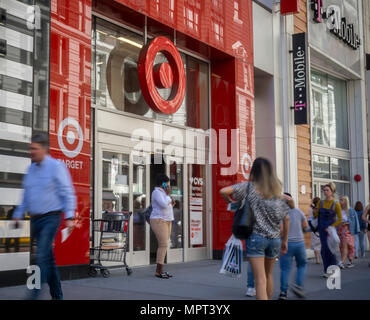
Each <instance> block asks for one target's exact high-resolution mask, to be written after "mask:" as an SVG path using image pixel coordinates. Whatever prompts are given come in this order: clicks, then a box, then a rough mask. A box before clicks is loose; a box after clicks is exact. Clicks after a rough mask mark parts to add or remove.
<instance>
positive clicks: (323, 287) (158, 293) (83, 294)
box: [0, 252, 370, 300]
mask: <svg viewBox="0 0 370 320" xmlns="http://www.w3.org/2000/svg"><path fill="white" fill-rule="evenodd" d="M369 262H370V252H367V254H366V257H365V258H361V259H356V260H355V267H354V268H352V269H344V270H342V271H341V289H334V290H329V289H328V287H327V279H325V278H323V277H322V274H323V267H322V265H317V264H315V263H314V260H313V259H309V260H308V265H307V272H306V279H305V290H306V293H307V299H308V300H368V299H369V298H370V267H369ZM220 266H221V261H220V260H203V261H195V262H186V263H178V264H169V265H166V266H165V267H166V268H165V269H166V270H167V271H168V272H170V273H172V274H173V275H174V277H173V278H171V279H158V278H155V277H154V270H155V266H154V265H151V266H144V267H134V268H133V273H132V274H131V275H130V276H128V275H127V274H126V271H125V270H124V269H114V270H111V275H110V277H109V278H103V277H102V276H101V275H100V274H99V275H98V276H97V277H95V278H85V279H79V280H69V281H62V288H63V294H64V299H65V300H254V299H255V298H254V297H252V298H249V297H246V296H245V291H246V280H247V274H246V263H244V266H243V273H242V276H241V277H240V278H232V277H228V276H225V275H222V274H220V273H219V269H220ZM293 279H294V272H292V274H291V280H293ZM279 280H280V268H279V262H277V263H275V267H274V284H275V286H274V299H277V297H278V295H279ZM26 291H27V289H26V287H25V286H14V287H5V288H0V300H22V299H24V297H25V296H26V293H27V292H26ZM47 291H48V290H44V292H43V293H42V294H41V297H40V299H41V300H50V296H49V295H48V292H47ZM288 299H289V300H295V299H297V298H296V297H295V296H294V295H293V293H291V292H289V293H288Z"/></svg>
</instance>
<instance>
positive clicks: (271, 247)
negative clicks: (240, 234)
mask: <svg viewBox="0 0 370 320" xmlns="http://www.w3.org/2000/svg"><path fill="white" fill-rule="evenodd" d="M280 247H281V240H280V238H274V239H271V238H266V237H263V236H260V235H258V234H256V233H252V234H251V236H250V237H249V238H248V239H247V240H246V241H245V250H246V253H247V257H248V258H262V257H266V258H269V259H273V258H276V257H277V256H278V255H279V253H280Z"/></svg>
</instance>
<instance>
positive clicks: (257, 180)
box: [220, 158, 292, 300]
mask: <svg viewBox="0 0 370 320" xmlns="http://www.w3.org/2000/svg"><path fill="white" fill-rule="evenodd" d="M220 193H221V196H222V197H223V198H224V199H225V200H226V201H227V202H233V201H235V202H241V201H242V200H243V199H244V197H246V198H247V201H248V203H249V205H250V207H251V209H252V211H253V214H254V218H255V223H254V226H253V233H252V235H251V236H250V237H249V238H248V239H246V242H245V246H246V253H247V257H248V258H249V261H250V263H251V265H252V270H253V275H254V278H255V284H256V296H257V299H258V300H267V299H271V298H272V295H273V290H274V288H273V279H272V270H273V267H274V263H275V260H276V257H277V256H278V255H279V253H280V252H281V253H286V252H287V247H288V231H289V216H288V211H289V207H288V205H287V203H286V201H287V200H291V199H292V198H291V197H289V196H286V195H282V186H281V183H280V181H279V180H278V178H277V176H276V174H275V171H274V169H273V167H272V165H271V163H270V162H269V161H268V160H267V159H264V158H257V159H256V160H255V161H254V163H253V166H252V169H251V173H250V182H243V183H239V184H236V185H233V186H229V187H225V188H223V189H221V191H220ZM230 197H232V199H230ZM282 220H283V231H282V240H280V222H281V221H282Z"/></svg>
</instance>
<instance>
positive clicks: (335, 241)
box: [328, 226, 340, 254]
mask: <svg viewBox="0 0 370 320" xmlns="http://www.w3.org/2000/svg"><path fill="white" fill-rule="evenodd" d="M339 243H340V239H339V236H338V233H337V230H336V229H335V228H334V227H332V226H330V227H328V247H329V249H330V251H331V253H332V254H335V253H336V252H337V250H338V246H339Z"/></svg>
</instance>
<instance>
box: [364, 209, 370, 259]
mask: <svg viewBox="0 0 370 320" xmlns="http://www.w3.org/2000/svg"><path fill="white" fill-rule="evenodd" d="M362 221H365V222H366V223H367V232H366V234H367V240H368V242H369V244H370V204H368V205H367V206H366V208H365V210H364V213H363V214H362ZM365 241H366V240H365ZM369 266H370V264H369Z"/></svg>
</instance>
